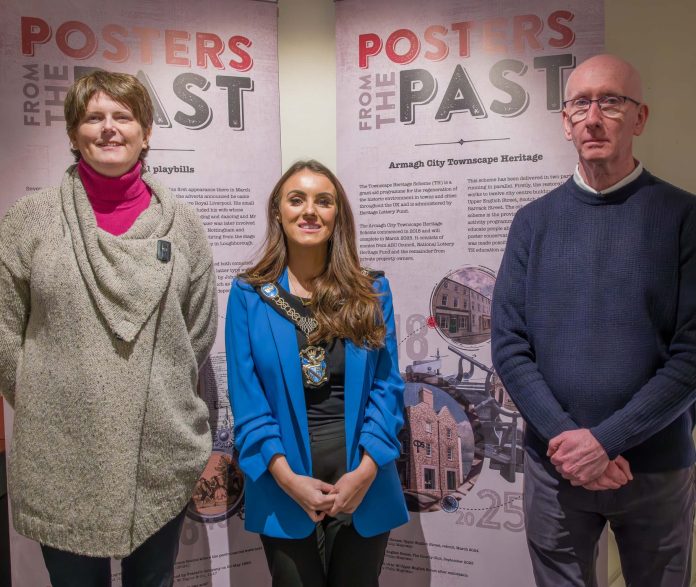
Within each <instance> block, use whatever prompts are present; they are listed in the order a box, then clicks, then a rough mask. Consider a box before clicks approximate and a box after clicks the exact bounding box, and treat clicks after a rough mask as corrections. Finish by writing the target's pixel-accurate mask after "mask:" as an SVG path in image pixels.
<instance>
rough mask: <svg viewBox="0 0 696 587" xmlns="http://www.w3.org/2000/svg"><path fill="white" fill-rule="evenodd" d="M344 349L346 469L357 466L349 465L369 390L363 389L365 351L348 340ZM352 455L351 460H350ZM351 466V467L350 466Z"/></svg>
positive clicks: (356, 454)
mask: <svg viewBox="0 0 696 587" xmlns="http://www.w3.org/2000/svg"><path fill="white" fill-rule="evenodd" d="M345 349H346V377H345V396H344V397H345V400H344V401H345V419H346V449H347V453H348V459H349V460H348V463H347V464H348V467H349V468H350V469H352V468H353V466H356V465H357V462H356V463H355V464H353V463H351V462H350V460H355V457H357V456H358V452H357V443H358V441H359V440H360V428H361V427H362V421H360V422H359V421H358V418H359V417H360V414H362V413H363V404H364V403H365V401H366V400H367V396H368V392H369V390H364V387H365V374H366V373H365V371H366V368H367V351H366V350H365V349H364V348H361V347H357V346H355V345H354V344H353V343H352V342H351V341H350V340H347V341H346V342H345ZM351 455H353V456H354V457H353V459H351ZM351 465H353V466H351Z"/></svg>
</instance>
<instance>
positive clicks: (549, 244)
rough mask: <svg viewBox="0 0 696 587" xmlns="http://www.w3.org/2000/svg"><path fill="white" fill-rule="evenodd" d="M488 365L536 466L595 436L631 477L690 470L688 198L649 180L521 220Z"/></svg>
mask: <svg viewBox="0 0 696 587" xmlns="http://www.w3.org/2000/svg"><path fill="white" fill-rule="evenodd" d="M492 320H493V336H492V351H493V363H494V365H495V368H496V370H497V372H498V374H499V375H500V378H501V380H502V381H503V383H504V385H505V387H506V389H507V390H508V392H509V394H510V396H511V397H512V399H513V400H514V401H515V404H516V405H517V407H518V409H519V410H520V411H521V413H522V415H523V416H524V418H525V419H526V421H527V424H528V426H527V435H526V444H527V448H528V450H530V451H531V452H532V453H533V454H536V455H538V457H542V456H543V455H545V453H546V447H547V444H548V441H549V440H550V439H551V438H553V437H554V436H556V435H558V434H560V433H561V432H563V431H565V430H572V429H577V428H589V429H590V431H591V432H592V434H593V435H594V436H595V437H596V438H597V440H598V441H599V442H600V443H601V445H602V446H603V447H604V449H605V450H606V451H607V454H608V455H609V458H611V459H614V458H616V456H617V455H623V456H624V457H625V458H626V459H627V460H628V461H629V463H630V465H631V469H632V471H634V472H658V471H669V470H675V469H680V468H684V467H687V466H689V465H691V464H693V463H694V456H695V454H694V443H693V440H692V437H691V432H692V429H693V425H694V399H696V391H695V390H696V197H694V196H693V195H691V194H689V193H687V192H685V191H682V190H680V189H678V188H676V187H674V186H672V185H669V184H668V183H666V182H663V181H661V180H660V179H658V178H656V177H654V176H652V175H651V174H650V173H648V172H647V171H644V172H643V173H642V174H641V175H640V176H639V177H638V178H637V179H636V180H635V181H633V182H631V183H630V184H628V185H627V186H624V187H623V188H621V189H619V190H617V191H615V192H612V193H610V194H607V195H606V196H602V195H595V194H590V193H588V192H586V191H584V190H581V189H580V188H579V187H578V186H577V185H576V184H575V182H574V181H573V179H572V178H571V179H569V180H568V181H567V182H566V183H564V184H563V185H561V186H559V187H558V188H557V189H555V190H553V191H552V192H550V193H549V194H547V195H545V196H544V197H542V198H539V199H538V200H536V201H534V202H532V203H530V204H528V205H527V206H525V207H524V208H522V209H520V210H519V211H518V212H517V214H516V216H515V218H514V220H513V222H512V225H511V227H510V234H509V237H508V243H507V247H506V250H505V255H504V256H503V260H502V264H501V267H500V272H499V273H498V279H497V282H496V286H495V292H494V294H493V310H492Z"/></svg>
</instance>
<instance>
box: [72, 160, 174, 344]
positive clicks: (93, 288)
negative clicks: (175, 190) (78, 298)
mask: <svg viewBox="0 0 696 587" xmlns="http://www.w3.org/2000/svg"><path fill="white" fill-rule="evenodd" d="M142 179H143V181H145V183H146V184H147V185H149V186H150V188H151V189H152V201H151V202H150V206H149V207H148V208H147V210H145V211H144V212H143V213H142V214H141V215H140V216H139V217H138V219H137V220H136V221H135V223H134V224H133V226H132V227H131V228H130V230H129V231H128V232H127V233H125V234H124V235H121V236H118V237H117V236H114V235H111V234H109V233H107V232H104V231H102V230H97V224H96V220H95V217H94V213H93V212H92V207H91V204H90V202H89V199H88V197H87V193H86V192H85V188H84V186H83V184H82V182H81V181H80V176H79V174H78V171H77V166H76V165H73V166H72V167H70V168H69V169H68V170H67V172H66V173H65V176H64V177H63V182H62V184H61V187H60V192H61V202H62V207H63V213H64V215H65V220H66V223H67V226H68V230H69V232H70V237H71V240H72V245H73V250H74V252H75V257H76V259H77V264H78V267H79V268H80V273H81V274H82V278H83V279H84V281H85V284H86V286H87V289H88V291H89V293H90V295H91V297H92V299H93V300H94V303H95V305H96V306H97V308H98V310H99V312H100V313H101V315H102V316H103V318H104V319H105V320H106V322H107V323H108V325H109V327H110V328H111V330H112V332H113V333H114V334H115V335H116V336H117V337H118V338H121V339H123V340H125V341H126V342H132V341H133V340H134V339H135V338H136V337H137V335H138V333H139V332H140V330H141V329H142V327H143V325H144V324H145V322H146V321H147V320H148V319H149V318H150V316H151V315H152V313H153V311H154V310H155V309H156V308H157V307H158V305H159V303H160V301H161V299H162V297H163V296H164V294H165V292H166V290H167V287H168V285H169V280H170V277H171V272H172V265H173V259H170V260H169V262H166V263H165V262H162V261H160V260H158V259H157V241H158V240H160V239H166V238H167V235H168V234H169V232H170V230H171V228H172V224H173V222H174V207H175V205H174V199H173V197H172V196H171V195H170V194H169V192H168V191H167V189H166V188H164V187H163V186H162V185H160V184H159V183H158V182H156V181H155V180H154V179H153V178H152V177H151V176H150V174H149V173H145V174H144V175H143V176H142ZM175 254H176V251H172V255H175Z"/></svg>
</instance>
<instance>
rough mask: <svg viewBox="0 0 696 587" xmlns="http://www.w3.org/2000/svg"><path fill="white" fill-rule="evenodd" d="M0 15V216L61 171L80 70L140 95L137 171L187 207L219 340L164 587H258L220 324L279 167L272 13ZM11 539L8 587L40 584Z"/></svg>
mask: <svg viewBox="0 0 696 587" xmlns="http://www.w3.org/2000/svg"><path fill="white" fill-rule="evenodd" d="M0 15H1V16H0V38H1V39H2V41H1V42H0V46H1V47H2V62H0V80H2V84H1V88H0V96H1V97H2V103H3V109H2V113H1V114H0V119H1V120H2V128H3V141H2V147H1V151H0V176H1V177H2V178H3V190H2V193H1V194H0V215H1V214H3V213H4V212H5V210H7V208H8V207H9V206H10V205H11V204H12V203H13V202H14V201H15V200H16V199H18V198H19V197H21V196H22V195H23V194H24V193H26V192H28V191H33V190H36V189H40V188H42V187H44V186H48V185H56V184H58V183H59V182H60V180H61V177H62V174H63V172H64V170H65V168H66V167H67V166H68V165H69V164H70V163H71V162H72V155H71V154H70V152H69V149H68V139H67V137H66V134H65V123H64V121H63V116H62V112H63V108H62V102H63V99H64V97H65V93H66V90H67V88H68V87H69V85H70V84H71V83H72V81H73V80H74V79H75V78H76V77H79V75H80V73H81V72H82V71H84V70H85V69H89V68H93V67H100V68H104V69H109V70H116V71H126V72H129V73H133V74H136V75H137V76H138V77H139V79H140V80H141V81H142V82H143V83H144V84H145V85H146V86H147V87H148V89H149V90H150V94H151V96H152V97H153V101H154V102H155V107H156V112H155V125H154V130H153V136H152V139H151V141H150V145H151V150H150V153H149V155H148V158H147V165H148V167H149V170H150V171H151V172H152V173H153V174H154V175H155V177H156V178H157V179H159V180H160V181H161V182H162V183H164V184H165V185H167V186H168V187H169V188H170V189H171V190H172V192H173V193H174V194H175V195H176V196H177V197H178V198H180V199H183V200H185V201H187V202H189V203H191V204H192V205H194V206H195V207H196V208H197V210H198V212H199V214H200V216H201V219H202V220H203V223H204V225H205V226H206V229H207V232H208V238H209V240H210V242H211V244H212V246H213V253H214V257H215V266H216V273H217V278H218V300H219V316H218V333H219V336H218V339H217V340H216V343H215V346H214V348H213V351H212V353H211V357H210V361H209V363H208V364H207V366H206V367H205V368H204V370H203V371H202V372H201V377H200V391H201V394H202V395H203V397H204V398H205V399H206V401H207V403H208V406H209V408H210V413H211V419H210V420H211V428H212V432H213V442H214V445H213V446H214V451H213V455H212V457H211V460H210V462H209V463H208V466H207V467H206V470H205V471H204V474H203V476H204V478H205V482H204V483H200V484H199V486H198V487H197V488H196V490H195V491H194V496H193V500H192V502H191V505H190V506H189V508H188V511H187V514H188V515H187V519H186V523H185V525H184V530H183V534H182V539H181V550H180V554H179V559H178V563H177V567H176V584H177V585H179V584H180V585H199V586H203V585H206V586H208V585H216V586H223V585H229V584H230V581H232V580H234V581H235V582H237V581H239V582H251V583H254V584H259V581H258V577H259V574H261V576H264V574H265V572H266V571H265V559H264V557H263V554H262V552H261V547H260V543H259V541H258V538H257V537H256V536H255V535H252V534H249V533H246V532H244V531H243V529H242V526H243V520H242V515H243V509H242V488H243V483H242V476H241V473H240V471H239V469H238V468H237V467H236V465H235V463H234V461H233V459H232V456H231V454H232V445H233V433H232V427H231V426H232V420H231V416H230V408H229V401H228V398H227V380H226V370H225V356H224V335H223V331H224V328H223V326H224V318H225V316H224V314H225V305H226V301H227V293H228V291H229V285H230V282H231V279H232V276H233V275H234V274H236V273H238V272H239V270H240V268H241V267H242V266H243V265H244V263H245V261H247V260H248V259H249V258H250V256H251V254H252V251H253V250H255V249H256V248H257V246H258V244H259V242H260V237H262V236H263V233H264V230H265V214H264V210H265V203H266V197H267V194H268V193H269V191H270V189H271V187H272V186H273V184H274V183H275V179H276V177H278V176H279V175H280V171H281V165H280V163H281V158H280V134H279V103H278V100H279V96H278V68H277V5H276V3H275V1H274V0H270V1H265V0H206V2H204V3H193V4H192V3H189V2H180V1H175V2H172V1H169V0H146V1H133V2H131V1H129V0H124V1H122V2H118V3H106V4H102V3H87V4H85V3H83V2H72V1H70V0H62V1H61V2H54V1H53V0H34V1H32V2H30V3H26V2H20V1H14V0H0ZM6 412H7V421H8V424H11V420H12V411H11V410H6ZM7 432H8V436H9V433H10V432H11V428H8V430H7ZM11 540H12V573H13V585H14V586H15V587H23V586H26V587H36V586H41V585H47V584H48V577H47V574H46V572H45V570H44V568H43V564H40V563H37V560H38V561H40V560H41V555H40V551H39V549H38V545H37V544H36V543H35V542H32V541H29V540H27V539H25V538H23V537H21V536H19V535H17V534H16V533H14V532H12V534H11ZM3 566H4V561H3ZM232 577H234V579H232ZM118 584H120V581H119V579H118V572H117V573H116V580H115V585H118Z"/></svg>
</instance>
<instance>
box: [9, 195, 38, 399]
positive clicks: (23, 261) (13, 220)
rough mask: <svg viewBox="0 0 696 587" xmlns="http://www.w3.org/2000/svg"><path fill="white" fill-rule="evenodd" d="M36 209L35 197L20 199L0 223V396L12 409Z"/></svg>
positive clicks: (26, 313) (28, 303)
mask: <svg viewBox="0 0 696 587" xmlns="http://www.w3.org/2000/svg"><path fill="white" fill-rule="evenodd" d="M39 203H40V202H39ZM35 208H38V209H39V210H42V208H41V207H40V206H38V205H37V204H35V203H34V198H23V199H21V200H20V201H19V202H17V203H16V204H15V205H14V206H12V207H11V208H10V209H9V210H8V212H7V214H5V216H4V218H3V219H2V221H1V222H0V300H2V310H1V311H0V393H2V395H3V396H4V397H5V399H6V400H7V402H8V403H9V404H10V405H11V406H12V407H14V401H15V393H16V389H15V386H16V376H17V366H18V363H19V358H20V354H21V352H22V346H23V344H24V333H25V331H26V327H27V323H28V321H29V312H30V310H31V301H30V300H31V296H30V281H29V280H30V275H31V267H30V263H31V261H30V260H31V258H32V251H33V248H34V239H35V232H36V231H34V230H32V228H35V226H36V224H37V223H36V222H35V219H33V218H31V216H32V214H31V213H32V210H33V209H35ZM44 212H46V211H45V210H44ZM46 214H48V212H46ZM41 217H42V216H41V215H39V219H40V218H41Z"/></svg>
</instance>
